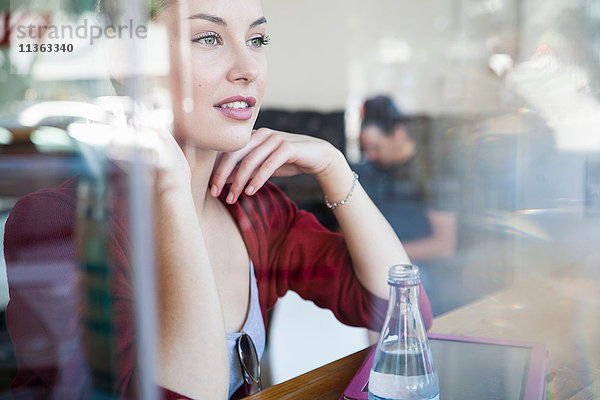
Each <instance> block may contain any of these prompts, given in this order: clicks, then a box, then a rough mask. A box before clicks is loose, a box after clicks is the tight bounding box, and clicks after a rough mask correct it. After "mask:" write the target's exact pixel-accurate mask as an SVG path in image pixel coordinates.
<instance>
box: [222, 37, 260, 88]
mask: <svg viewBox="0 0 600 400" xmlns="http://www.w3.org/2000/svg"><path fill="white" fill-rule="evenodd" d="M259 73H260V66H259V62H258V60H256V55H254V54H252V49H250V48H248V46H243V47H242V46H240V47H239V48H236V49H234V50H233V63H232V64H231V68H230V69H229V72H228V73H227V79H228V80H229V81H231V82H239V81H241V82H248V83H250V82H254V81H255V80H256V78H257V77H258V74H259Z"/></svg>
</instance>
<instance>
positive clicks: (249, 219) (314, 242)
mask: <svg viewBox="0 0 600 400" xmlns="http://www.w3.org/2000/svg"><path fill="white" fill-rule="evenodd" d="M183 3H184V2H181V3H179V2H174V3H173V4H168V3H167V4H165V5H163V6H162V7H160V8H159V9H158V14H157V16H156V17H155V18H156V20H157V21H158V22H162V23H164V24H165V25H166V26H168V27H170V36H171V40H172V41H173V42H172V43H171V49H172V50H173V54H172V57H171V58H172V60H174V61H173V62H172V69H171V71H172V73H171V75H172V78H173V85H172V87H173V94H174V99H175V105H174V110H175V124H174V129H173V136H174V137H175V138H176V139H177V141H176V140H175V139H174V138H173V136H171V135H164V137H163V140H164V142H165V147H166V148H167V149H168V151H170V152H171V153H172V158H173V159H174V160H175V161H174V162H173V163H172V165H171V166H170V167H168V168H166V169H164V170H163V171H162V172H161V173H160V174H159V177H158V180H157V210H158V211H157V232H158V236H159V237H158V242H157V246H158V252H157V254H158V257H159V260H158V261H159V276H158V282H159V292H160V293H159V298H160V319H159V321H160V333H159V337H160V343H159V357H160V359H159V365H158V366H159V377H158V379H159V384H160V385H161V386H163V387H164V388H165V389H166V393H167V394H168V395H169V396H172V397H174V398H175V397H181V396H187V397H190V398H199V399H205V398H211V399H225V398H227V397H228V396H232V395H233V393H234V392H235V391H236V390H238V388H239V387H240V385H241V384H242V378H241V372H240V366H239V361H238V360H237V357H236V356H232V355H231V354H232V352H233V351H234V346H235V340H236V337H239V332H240V331H241V330H244V331H248V330H253V333H252V332H251V337H252V339H253V340H254V342H255V343H257V347H259V353H260V348H261V346H262V347H264V332H265V331H264V329H265V326H264V321H265V315H266V311H267V310H268V309H270V308H272V307H273V305H274V304H275V302H276V300H277V298H278V297H279V296H282V295H283V294H284V293H285V292H286V291H287V290H288V289H291V290H294V291H296V292H298V293H299V294H300V295H301V296H302V297H304V298H306V299H310V300H313V301H314V302H315V303H316V304H317V305H319V306H321V307H327V308H329V309H331V310H332V311H333V312H334V314H335V315H336V316H337V317H338V318H339V319H340V320H341V321H342V322H344V323H347V324H352V325H362V326H368V327H370V328H372V329H379V327H380V326H381V324H382V321H383V318H384V316H385V311H386V310H385V303H386V302H385V300H384V299H386V298H387V296H388V285H387V279H386V277H387V270H388V268H389V267H390V266H391V265H393V264H398V263H408V262H409V259H408V257H407V256H406V253H405V251H404V249H403V247H402V244H401V243H400V241H399V240H398V238H397V237H396V235H395V234H394V231H393V229H392V228H391V227H390V226H389V224H388V223H387V222H386V220H385V218H384V217H383V216H382V215H381V213H380V212H379V211H378V210H377V208H376V207H375V206H374V205H373V203H372V202H371V200H370V199H369V198H368V196H367V195H366V194H365V192H364V191H363V189H362V187H361V186H360V184H358V183H357V179H358V178H357V177H356V176H355V175H354V174H353V171H352V170H351V169H350V167H349V166H348V163H347V162H346V160H345V158H344V156H343V154H342V153H341V152H340V151H338V150H337V149H335V148H334V147H333V146H332V145H331V144H329V143H327V142H325V141H323V140H319V139H315V138H312V137H308V136H303V135H296V134H290V133H284V132H277V131H273V130H269V129H258V130H255V131H253V125H254V122H255V120H256V117H257V115H258V112H259V108H260V105H261V102H262V99H263V94H264V91H265V86H266V81H267V63H266V58H265V54H264V50H263V46H264V45H265V44H266V43H267V41H268V39H267V36H266V30H267V22H266V19H265V17H264V15H263V11H262V6H261V4H260V0H227V1H219V0H190V1H188V2H187V3H188V4H189V7H187V9H186V8H182V7H183V6H182V4H183ZM184 9H186V14H184V15H182V12H181V10H184ZM181 24H184V25H183V26H189V30H185V31H184V30H181V29H180V27H181V26H182V25H181ZM180 40H184V41H190V42H191V57H190V62H191V65H183V64H181V63H180V62H177V61H175V60H180V59H181V58H182V57H180V54H179V53H178V52H179V49H180V46H179V45H178V43H179V41H180ZM185 71H190V74H189V77H188V75H186V73H185ZM290 79H304V77H291V76H290ZM187 92H191V99H192V103H193V107H192V108H191V112H186V111H184V109H187V110H188V111H189V110H190V108H188V107H189V105H190V102H189V100H186V101H183V100H182V98H183V97H185V96H184V95H183V93H187ZM186 102H187V103H186ZM184 104H186V107H184V106H183V105H184ZM180 144H184V145H180ZM182 149H184V150H185V151H184V150H182ZM299 173H308V174H311V175H313V176H314V177H315V178H316V180H317V181H318V182H319V184H320V186H321V188H322V189H323V192H324V193H325V195H326V199H327V201H328V203H329V204H330V205H332V207H331V208H332V212H333V213H334V214H335V216H336V218H337V219H338V221H339V225H340V227H341V229H342V231H343V236H342V235H340V234H336V233H331V232H329V231H327V230H326V229H325V228H323V227H322V226H320V225H319V224H318V222H317V221H316V219H315V218H314V217H313V216H312V215H310V214H308V213H306V212H304V211H300V210H298V209H297V208H296V206H295V205H294V204H293V203H292V202H291V201H290V200H289V199H287V198H286V197H285V196H284V195H283V194H282V193H281V192H280V191H279V190H278V189H277V188H276V187H274V186H273V185H271V184H269V183H268V182H267V180H268V179H269V178H270V177H271V176H291V175H295V174H299ZM38 197H39V195H38ZM45 201H46V203H45V206H44V207H45V208H46V209H48V208H52V205H51V204H52V203H51V200H49V199H45ZM29 203H30V204H31V203H35V200H32V198H31V197H29ZM23 207H25V206H23ZM23 207H19V206H18V205H17V207H16V208H15V210H14V211H13V215H11V217H12V220H13V221H12V222H11V221H9V223H8V224H7V237H8V236H13V237H14V235H15V234H18V231H19V226H18V223H17V221H19V215H21V216H22V215H23V212H22V210H23ZM57 207H58V208H61V207H62V208H61V210H62V209H63V208H64V207H63V205H60V206H58V205H57ZM57 212H58V211H57ZM123 240H125V239H123ZM116 241H117V242H118V241H119V240H118V239H117V240H116ZM9 242H10V243H9ZM17 242H18V241H16V240H8V242H7V243H8V244H7V245H8V246H11V243H13V244H14V243H17ZM113 251H115V252H117V253H119V252H120V254H117V255H116V256H114V257H113V258H114V259H115V260H117V261H116V264H118V265H117V267H116V268H117V269H124V270H126V269H127V268H128V266H127V265H126V264H127V262H126V257H124V255H123V254H124V252H123V251H121V250H119V249H113ZM9 258H10V257H8V256H7V261H8V259H9ZM119 260H120V261H119ZM123 275H124V276H126V275H127V274H126V273H123ZM123 280H126V278H123ZM121 286H122V287H123V288H124V289H123V291H122V292H119V293H121V296H125V297H127V296H129V300H131V297H132V296H133V295H132V294H131V293H128V292H127V288H129V289H130V287H129V286H126V285H125V284H123V285H121ZM122 293H126V294H125V295H123V294H122ZM128 304H129V305H128ZM130 304H131V302H130V303H127V304H125V305H123V307H130V306H131V305H130ZM15 307H16V305H13V310H14V309H15ZM421 307H422V312H423V315H424V317H425V320H426V322H427V325H429V324H430V322H431V312H430V309H429V303H428V300H427V297H426V295H425V294H424V291H422V296H421ZM257 310H258V312H257ZM129 322H131V321H129ZM249 326H250V327H254V328H253V329H249ZM117 332H118V335H119V337H118V349H120V351H121V353H120V354H118V356H119V357H120V358H121V359H125V360H129V361H127V362H126V364H127V363H129V364H130V365H128V366H126V367H125V368H124V369H123V370H122V379H120V382H121V384H122V386H123V387H122V391H123V392H124V393H127V392H129V391H130V390H131V388H130V387H129V386H131V385H134V384H135V381H134V379H133V378H131V376H132V375H133V372H132V371H133V370H134V365H135V362H134V361H133V360H135V356H133V355H131V354H129V353H130V352H132V351H133V350H132V347H133V346H132V344H133V343H134V339H135V336H134V333H132V331H131V329H129V330H128V329H126V328H119V329H118V330H117ZM13 337H14V335H13ZM261 343H262V344H261ZM17 351H18V349H17ZM20 367H21V365H20ZM31 373H32V374H36V372H35V371H33V372H31ZM238 393H239V392H238Z"/></svg>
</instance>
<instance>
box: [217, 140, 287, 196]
mask: <svg viewBox="0 0 600 400" xmlns="http://www.w3.org/2000/svg"><path fill="white" fill-rule="evenodd" d="M282 143H284V142H282V140H281V138H280V137H279V136H276V135H271V136H269V137H268V138H267V139H266V140H265V141H264V142H262V143H261V145H260V146H257V147H256V148H255V149H254V150H252V151H251V152H250V153H249V154H248V155H247V156H246V157H244V159H243V160H242V162H241V163H240V165H239V168H238V169H237V172H235V174H234V173H232V174H231V175H230V176H231V177H233V180H232V183H231V187H230V192H231V194H233V201H234V202H235V201H236V200H237V198H238V197H239V195H240V194H241V193H242V191H244V188H246V193H248V194H253V193H254V192H255V190H254V187H251V186H252V185H249V186H248V187H246V183H248V181H249V180H250V179H251V178H252V177H253V176H255V175H256V172H257V171H258V170H259V168H261V165H264V163H265V162H269V161H268V160H269V158H270V156H271V154H272V153H273V152H274V151H275V150H277V148H278V147H280V146H281V145H282ZM228 197H229V196H228Z"/></svg>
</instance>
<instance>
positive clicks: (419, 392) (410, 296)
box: [369, 264, 440, 400]
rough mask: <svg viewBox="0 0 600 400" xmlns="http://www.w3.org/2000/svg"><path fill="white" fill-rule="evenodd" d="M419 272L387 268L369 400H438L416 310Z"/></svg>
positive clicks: (408, 267)
mask: <svg viewBox="0 0 600 400" xmlns="http://www.w3.org/2000/svg"><path fill="white" fill-rule="evenodd" d="M419 282H420V278H419V268H418V267H417V266H415V265H405V264H401V265H394V266H392V267H391V268H390V271H389V275H388V283H389V285H390V302H389V306H388V311H387V316H386V318H385V322H384V324H383V329H382V331H381V336H380V337H379V341H378V343H377V349H376V352H375V357H374V359H373V366H372V367H371V373H370V375H369V400H431V399H434V400H438V399H439V391H440V390H439V385H438V377H437V373H436V372H435V367H434V365H433V358H432V356H431V350H430V348H429V342H428V341H427V332H426V331H425V325H424V324H423V318H422V317H421V312H420V310H419Z"/></svg>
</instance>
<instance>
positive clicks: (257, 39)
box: [246, 36, 269, 47]
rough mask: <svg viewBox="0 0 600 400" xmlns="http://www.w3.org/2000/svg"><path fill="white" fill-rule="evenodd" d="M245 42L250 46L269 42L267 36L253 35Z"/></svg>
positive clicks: (260, 45)
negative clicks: (253, 36)
mask: <svg viewBox="0 0 600 400" xmlns="http://www.w3.org/2000/svg"><path fill="white" fill-rule="evenodd" d="M246 43H247V44H248V46H252V47H262V46H266V45H268V44H269V37H268V36H259V37H255V38H252V39H250V40H248V41H247V42H246Z"/></svg>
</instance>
